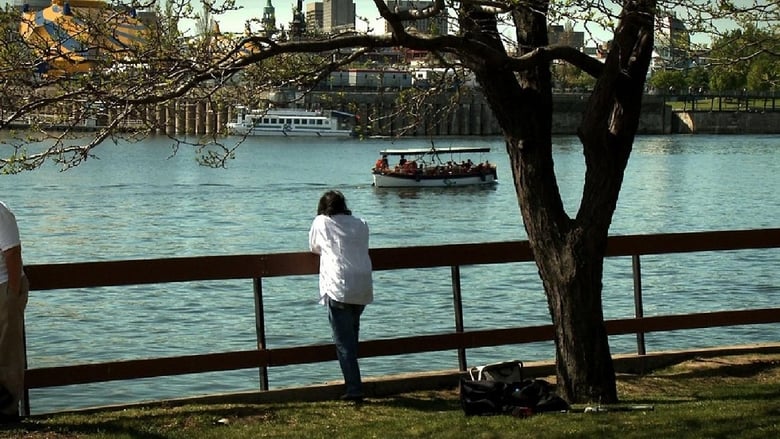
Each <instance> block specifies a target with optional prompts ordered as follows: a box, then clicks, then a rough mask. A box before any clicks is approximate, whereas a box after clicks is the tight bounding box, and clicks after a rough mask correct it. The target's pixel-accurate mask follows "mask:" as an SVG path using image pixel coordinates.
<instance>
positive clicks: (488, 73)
mask: <svg viewBox="0 0 780 439" xmlns="http://www.w3.org/2000/svg"><path fill="white" fill-rule="evenodd" d="M531 3H532V4H531V5H530V6H529V7H528V8H527V9H523V8H520V9H517V10H515V11H514V12H513V14H512V18H513V19H514V21H515V26H516V29H517V35H516V36H517V41H518V46H519V47H520V51H521V53H519V55H520V56H522V55H526V54H530V53H531V52H532V51H534V50H539V49H540V48H545V47H546V46H547V45H548V41H547V25H546V21H545V20H546V12H547V6H548V4H547V2H545V1H536V2H531ZM626 4H627V6H626V10H625V11H624V15H623V21H622V23H621V26H620V27H619V30H618V32H617V34H616V39H615V43H614V44H613V46H612V51H611V52H610V54H609V57H608V59H607V62H606V66H605V68H604V69H603V72H602V73H601V75H600V77H599V78H598V80H597V86H596V89H595V91H594V93H593V95H592V96H591V99H590V101H589V105H588V109H587V110H586V112H585V114H584V115H583V122H582V125H581V129H580V138H581V140H582V142H583V151H584V154H585V158H586V165H587V169H586V176H585V186H584V188H583V197H582V201H581V205H580V208H579V211H578V213H577V216H576V218H574V219H572V218H571V217H569V215H567V213H566V212H565V210H564V206H563V202H562V199H561V195H560V191H559V188H558V185H557V182H556V177H555V170H554V161H553V152H552V151H553V150H552V148H553V144H552V117H553V106H552V83H551V73H550V65H549V61H547V60H545V59H544V58H543V57H540V58H539V59H540V61H539V62H537V63H535V64H534V66H533V67H532V68H529V69H525V70H523V71H521V72H519V73H515V72H514V71H512V70H511V68H509V67H506V66H502V65H496V64H490V63H484V62H481V63H480V62H471V63H468V66H469V67H470V68H471V69H472V71H474V73H475V76H476V77H477V80H478V81H479V83H480V85H481V87H482V88H483V91H484V94H485V96H486V99H487V100H488V102H489V103H490V106H491V108H492V109H493V112H494V114H495V116H496V118H497V120H498V122H499V124H500V126H501V128H502V130H503V133H504V137H505V140H506V147H507V153H508V154H509V161H510V164H511V166H512V175H513V181H514V184H515V189H516V192H517V197H518V202H519V204H520V211H521V214H522V218H523V224H524V226H525V229H526V233H527V235H528V239H529V242H530V245H531V248H532V249H533V251H534V257H535V260H536V264H537V267H538V269H539V274H540V277H541V279H542V281H543V284H544V288H545V293H546V295H547V302H548V307H549V311H550V315H551V317H552V320H553V324H554V327H555V349H556V370H557V379H558V389H559V392H560V393H561V395H562V396H563V397H564V398H565V399H567V400H568V401H570V402H589V401H598V402H601V403H614V402H617V400H618V395H617V387H616V382H615V372H614V367H613V364H612V357H611V352H610V347H609V339H608V336H607V332H606V328H605V325H604V314H603V308H602V296H601V292H602V278H603V262H604V256H605V251H606V243H607V236H608V231H609V225H610V223H611V221H612V216H613V213H614V211H615V207H616V205H617V199H618V194H619V191H620V187H621V185H622V181H623V172H624V170H625V167H626V165H627V162H628V156H629V154H630V151H631V145H632V144H633V138H634V135H635V133H636V129H637V126H638V121H639V110H640V105H641V96H642V89H643V86H644V77H645V73H646V72H647V67H648V65H649V59H650V52H649V50H652V14H651V13H653V12H654V8H655V2H654V1H638V2H627V3H626ZM466 12H469V11H466ZM461 17H462V20H461V28H462V29H464V30H465V31H466V35H469V33H471V34H473V35H474V38H477V37H479V38H481V40H480V41H481V43H483V44H484V45H485V46H487V47H490V49H491V50H496V51H501V50H503V49H502V45H501V43H500V41H499V40H498V38H495V39H490V38H486V37H485V36H486V35H491V29H490V27H492V26H493V25H494V23H493V22H490V20H489V17H487V16H481V15H480V14H479V12H478V11H470V13H467V14H461ZM470 19H471V20H470ZM648 20H649V21H648ZM493 35H495V33H493ZM648 37H649V45H648ZM463 58H464V59H466V60H468V59H469V58H468V56H464V57H463ZM484 59H485V58H482V61H484Z"/></svg>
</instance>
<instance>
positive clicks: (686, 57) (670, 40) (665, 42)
mask: <svg viewBox="0 0 780 439" xmlns="http://www.w3.org/2000/svg"><path fill="white" fill-rule="evenodd" d="M656 29H657V31H656V33H655V53H654V57H653V58H654V59H653V67H654V68H662V69H686V68H688V67H690V61H691V58H690V50H691V36H690V32H688V29H687V28H686V27H685V24H684V23H683V22H682V21H681V20H680V19H678V18H677V17H675V16H674V15H673V14H668V15H663V14H659V15H658V17H656Z"/></svg>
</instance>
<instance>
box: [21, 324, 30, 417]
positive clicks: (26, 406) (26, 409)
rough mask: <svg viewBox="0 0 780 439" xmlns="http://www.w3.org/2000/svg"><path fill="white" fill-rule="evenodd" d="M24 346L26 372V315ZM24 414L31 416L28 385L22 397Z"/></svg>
mask: <svg viewBox="0 0 780 439" xmlns="http://www.w3.org/2000/svg"><path fill="white" fill-rule="evenodd" d="M22 346H24V370H25V371H26V370H27V366H28V364H27V325H26V323H25V322H24V313H22ZM22 413H23V414H24V416H30V389H29V388H28V387H27V384H26V383H25V385H24V395H22Z"/></svg>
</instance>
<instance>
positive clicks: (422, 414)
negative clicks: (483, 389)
mask: <svg viewBox="0 0 780 439" xmlns="http://www.w3.org/2000/svg"><path fill="white" fill-rule="evenodd" d="M546 379H551V378H550V377H546ZM618 391H619V394H620V396H621V399H622V402H621V406H622V407H627V406H632V405H633V406H638V405H649V406H652V409H648V408H645V409H640V410H629V411H607V412H598V413H584V412H583V408H584V406H575V407H574V410H572V411H571V412H569V413H552V414H549V413H548V414H539V415H534V416H532V417H529V418H515V417H512V416H508V415H506V416H504V415H499V416H484V417H483V416H477V417H466V416H464V415H463V412H462V410H461V408H460V405H459V401H458V394H457V391H456V390H454V389H453V390H444V391H426V392H417V393H410V394H403V395H398V396H395V397H389V398H381V399H380V398H377V399H368V400H366V402H365V403H364V404H361V405H354V404H351V403H345V402H341V401H329V402H317V403H286V404H258V405H187V406H182V407H168V408H159V407H154V408H151V407H150V408H144V409H136V408H133V409H127V410H113V411H104V412H98V413H89V414H84V413H82V414H78V413H76V414H57V415H49V416H40V417H33V418H30V419H27V420H25V421H24V422H23V423H22V424H20V425H17V426H13V427H0V437H1V438H17V437H25V438H32V439H44V438H46V439H65V438H150V439H162V438H224V439H234V438H235V439H237V438H328V439H341V438H361V439H362V438H469V439H471V438H479V439H498V438H517V437H544V438H584V437H599V438H628V437H630V438H634V437H636V438H653V439H659V438H673V437H686V438H770V437H780V355H742V356H735V357H721V358H715V359H706V360H704V359H701V360H694V361H688V362H685V363H682V364H679V365H676V366H673V367H670V368H667V369H664V370H659V371H656V372H654V373H652V374H650V375H645V376H634V375H620V376H619V377H618ZM615 408H617V407H615ZM607 409H608V410H609V409H610V408H609V407H608V408H607Z"/></svg>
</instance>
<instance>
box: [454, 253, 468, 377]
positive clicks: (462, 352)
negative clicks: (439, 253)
mask: <svg viewBox="0 0 780 439" xmlns="http://www.w3.org/2000/svg"><path fill="white" fill-rule="evenodd" d="M450 268H451V271H452V302H453V308H454V310H455V332H456V333H459V334H460V333H463V297H462V296H461V294H460V266H459V265H453V266H452V267H450ZM458 367H459V369H460V371H465V370H466V368H467V367H468V365H467V364H466V348H464V347H462V346H461V347H459V348H458Z"/></svg>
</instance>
